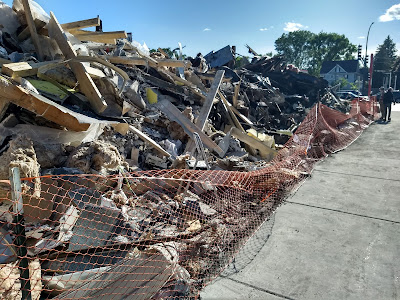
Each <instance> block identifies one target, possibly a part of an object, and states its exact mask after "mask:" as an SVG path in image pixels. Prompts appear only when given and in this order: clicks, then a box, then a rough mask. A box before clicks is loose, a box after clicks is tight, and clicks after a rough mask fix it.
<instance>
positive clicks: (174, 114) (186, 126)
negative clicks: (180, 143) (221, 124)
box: [156, 100, 224, 157]
mask: <svg viewBox="0 0 400 300" xmlns="http://www.w3.org/2000/svg"><path fill="white" fill-rule="evenodd" d="M156 106H157V107H158V108H159V109H160V110H161V111H162V112H163V113H164V114H166V115H167V117H168V118H169V119H170V120H171V121H175V122H176V123H178V124H179V125H180V126H181V127H182V129H183V130H184V131H185V132H186V134H187V135H188V136H190V137H191V138H192V139H193V133H195V132H196V133H198V134H199V136H200V139H201V140H202V142H203V143H204V146H206V147H207V148H208V149H210V150H211V151H215V152H216V153H218V155H220V156H221V157H222V156H223V155H224V151H223V150H222V149H221V148H220V147H219V146H218V145H217V144H216V143H215V142H214V141H213V140H212V139H211V138H210V137H209V136H208V135H206V134H205V133H204V132H203V131H202V129H201V128H200V127H198V126H197V125H196V124H194V123H193V122H191V121H190V120H189V119H188V118H186V117H185V116H184V115H183V114H182V112H181V111H180V110H179V109H178V108H177V107H176V106H175V105H173V104H172V103H171V102H169V101H168V100H162V101H160V102H158V103H157V104H156Z"/></svg>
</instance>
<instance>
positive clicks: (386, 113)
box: [383, 87, 393, 122]
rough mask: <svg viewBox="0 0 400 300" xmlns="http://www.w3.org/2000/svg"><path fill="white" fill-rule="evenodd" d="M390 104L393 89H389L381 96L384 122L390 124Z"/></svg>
mask: <svg viewBox="0 0 400 300" xmlns="http://www.w3.org/2000/svg"><path fill="white" fill-rule="evenodd" d="M392 102H393V89H392V88H391V87H390V88H389V89H388V90H387V92H386V93H385V95H384V96H383V109H384V121H386V117H387V121H388V122H390V114H391V112H392Z"/></svg>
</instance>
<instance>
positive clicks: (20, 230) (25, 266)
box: [10, 167, 31, 300]
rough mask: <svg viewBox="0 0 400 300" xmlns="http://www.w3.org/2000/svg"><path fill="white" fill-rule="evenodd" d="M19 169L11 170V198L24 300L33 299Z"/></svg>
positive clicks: (15, 242)
mask: <svg viewBox="0 0 400 300" xmlns="http://www.w3.org/2000/svg"><path fill="white" fill-rule="evenodd" d="M19 174H20V173H19V168H18V167H14V168H12V169H11V170H10V183H11V196H12V200H13V202H14V204H13V208H14V214H15V216H14V228H13V229H14V234H15V238H14V244H15V246H16V248H17V255H18V259H19V264H18V269H19V272H20V281H21V292H22V299H23V300H30V299H31V291H30V290H31V283H30V280H29V262H28V257H27V253H28V251H27V249H26V235H25V221H24V206H23V199H22V189H21V179H20V175H19Z"/></svg>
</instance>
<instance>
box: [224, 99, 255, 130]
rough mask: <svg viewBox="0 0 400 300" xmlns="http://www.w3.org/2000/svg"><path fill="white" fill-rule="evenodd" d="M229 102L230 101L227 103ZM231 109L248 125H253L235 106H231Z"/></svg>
mask: <svg viewBox="0 0 400 300" xmlns="http://www.w3.org/2000/svg"><path fill="white" fill-rule="evenodd" d="M229 104H230V103H229ZM231 109H232V111H233V112H234V113H235V114H236V115H237V116H238V117H239V118H241V119H242V120H243V121H244V122H245V123H247V124H249V125H254V124H253V122H252V121H250V120H249V119H248V118H247V117H246V116H245V115H243V114H241V113H240V111H238V110H237V109H236V108H235V107H233V106H231Z"/></svg>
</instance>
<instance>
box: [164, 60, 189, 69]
mask: <svg viewBox="0 0 400 300" xmlns="http://www.w3.org/2000/svg"><path fill="white" fill-rule="evenodd" d="M157 63H158V65H159V66H160V67H174V68H178V67H182V68H189V67H191V66H192V63H191V62H190V61H188V60H176V59H157Z"/></svg>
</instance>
